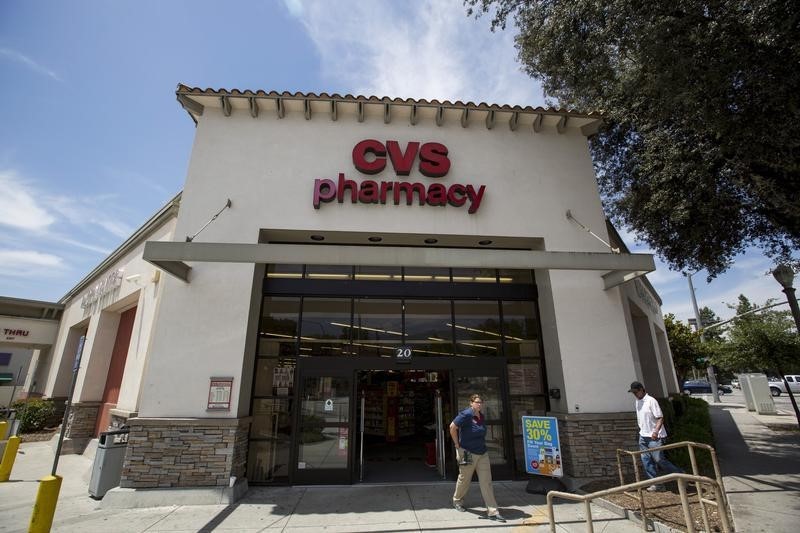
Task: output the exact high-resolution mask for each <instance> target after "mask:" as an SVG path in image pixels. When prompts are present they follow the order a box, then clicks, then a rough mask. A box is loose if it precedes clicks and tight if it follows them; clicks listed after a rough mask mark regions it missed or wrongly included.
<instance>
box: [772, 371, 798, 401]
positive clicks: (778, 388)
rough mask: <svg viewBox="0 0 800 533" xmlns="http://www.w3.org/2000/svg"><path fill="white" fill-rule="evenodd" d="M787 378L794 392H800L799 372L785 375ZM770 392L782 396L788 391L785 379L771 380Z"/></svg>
mask: <svg viewBox="0 0 800 533" xmlns="http://www.w3.org/2000/svg"><path fill="white" fill-rule="evenodd" d="M784 377H785V378H786V382H787V383H789V387H791V389H792V392H793V393H796V394H800V375H798V374H791V375H786V376H784ZM769 392H770V393H771V394H772V395H773V396H780V395H781V394H783V393H785V392H786V383H784V382H783V380H779V379H775V380H774V381H773V380H770V381H769Z"/></svg>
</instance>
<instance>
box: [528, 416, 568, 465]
mask: <svg viewBox="0 0 800 533" xmlns="http://www.w3.org/2000/svg"><path fill="white" fill-rule="evenodd" d="M522 440H523V444H524V449H525V470H526V471H527V472H528V473H529V474H538V475H541V476H551V477H562V476H563V475H564V469H563V468H562V464H561V444H560V442H559V439H558V420H556V419H555V418H554V417H551V416H523V417H522Z"/></svg>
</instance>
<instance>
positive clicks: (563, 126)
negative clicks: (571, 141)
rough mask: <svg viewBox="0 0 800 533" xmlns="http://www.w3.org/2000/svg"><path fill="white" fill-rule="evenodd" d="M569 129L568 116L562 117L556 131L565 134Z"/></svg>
mask: <svg viewBox="0 0 800 533" xmlns="http://www.w3.org/2000/svg"><path fill="white" fill-rule="evenodd" d="M566 129H567V115H561V118H560V119H559V120H558V124H556V131H557V132H558V133H564V131H565V130H566Z"/></svg>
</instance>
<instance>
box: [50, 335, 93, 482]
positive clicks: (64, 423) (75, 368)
mask: <svg viewBox="0 0 800 533" xmlns="http://www.w3.org/2000/svg"><path fill="white" fill-rule="evenodd" d="M85 342H86V335H81V338H80V340H79V341H78V350H77V351H76V353H75V364H73V365H72V383H71V384H70V386H69V394H68V395H67V408H66V409H64V420H63V421H62V422H61V434H60V435H59V436H58V446H57V447H56V458H55V460H54V461H53V471H52V472H51V473H50V475H52V476H55V475H56V468H58V458H59V457H60V456H61V445H62V444H63V443H64V433H66V431H67V421H68V420H69V411H70V408H72V395H73V394H74V393H75V383H76V382H77V381H78V370H79V369H80V368H81V356H82V355H83V345H84V343H85Z"/></svg>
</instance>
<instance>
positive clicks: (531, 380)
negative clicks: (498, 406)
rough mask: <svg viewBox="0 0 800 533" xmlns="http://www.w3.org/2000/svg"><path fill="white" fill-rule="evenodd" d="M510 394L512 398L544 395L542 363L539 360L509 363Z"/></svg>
mask: <svg viewBox="0 0 800 533" xmlns="http://www.w3.org/2000/svg"><path fill="white" fill-rule="evenodd" d="M507 371H508V393H509V394H511V395H512V396H514V395H517V396H519V395H523V394H544V384H543V376H542V363H541V361H539V360H533V361H531V360H525V361H523V362H520V363H509V364H508V366H507Z"/></svg>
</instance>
